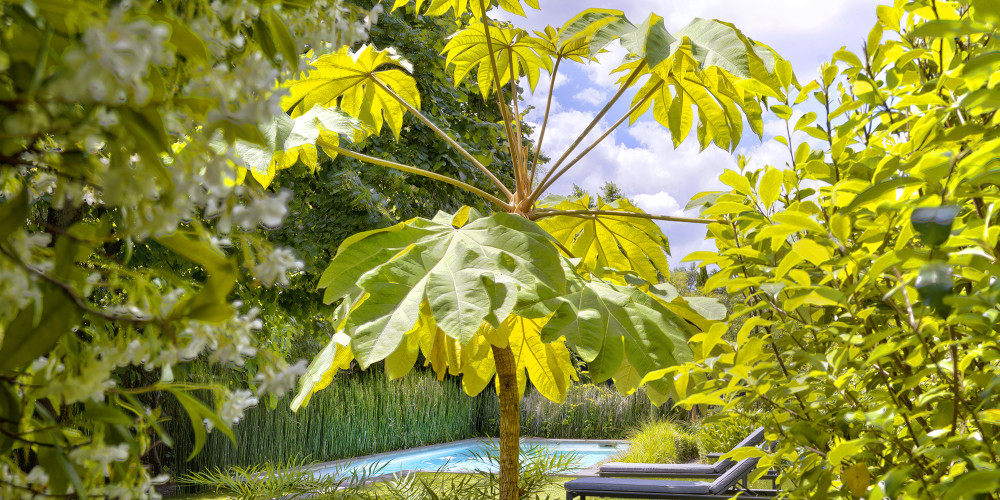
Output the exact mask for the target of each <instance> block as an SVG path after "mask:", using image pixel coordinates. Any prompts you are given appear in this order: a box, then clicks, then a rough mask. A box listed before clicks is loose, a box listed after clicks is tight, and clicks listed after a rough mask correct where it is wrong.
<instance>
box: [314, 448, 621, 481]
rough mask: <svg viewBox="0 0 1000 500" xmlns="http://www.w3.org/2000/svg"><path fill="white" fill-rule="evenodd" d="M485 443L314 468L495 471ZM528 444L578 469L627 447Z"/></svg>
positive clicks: (319, 472)
mask: <svg viewBox="0 0 1000 500" xmlns="http://www.w3.org/2000/svg"><path fill="white" fill-rule="evenodd" d="M487 446H488V445H487V444H486V443H485V442H483V441H475V440H465V441H457V442H454V443H448V444H444V445H436V446H429V447H423V448H414V449H409V450H401V451H396V452H392V453H383V454H379V455H373V456H371V457H360V458H355V459H349V460H343V461H340V462H337V463H334V464H331V465H327V466H323V467H321V468H319V469H317V470H316V474H317V475H327V474H336V473H337V472H338V470H339V471H340V473H341V474H345V473H346V474H350V472H351V471H352V470H360V469H361V468H364V467H371V466H372V465H373V464H375V463H377V464H378V465H383V464H384V467H383V468H381V469H380V471H379V474H380V475H381V474H392V473H395V472H401V471H406V470H420V471H436V470H439V469H440V470H445V471H448V472H474V471H476V470H496V469H497V464H496V463H495V462H489V461H486V460H483V459H480V458H481V457H484V456H485V454H486V450H487ZM531 446H539V447H542V448H543V449H545V451H546V452H547V453H573V454H576V455H577V456H578V457H579V462H578V464H577V467H578V469H580V470H582V469H588V468H591V467H594V466H595V465H597V464H598V463H599V462H601V461H603V460H606V459H608V458H611V457H612V456H614V455H617V454H618V453H619V452H620V451H623V450H625V449H627V448H628V444H627V443H618V442H607V441H576V440H549V439H523V440H521V448H522V450H523V449H527V448H528V447H531ZM477 455H478V456H479V457H477Z"/></svg>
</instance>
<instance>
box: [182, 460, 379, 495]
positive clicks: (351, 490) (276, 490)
mask: <svg viewBox="0 0 1000 500" xmlns="http://www.w3.org/2000/svg"><path fill="white" fill-rule="evenodd" d="M315 465H316V464H315V463H314V462H312V461H309V460H305V459H302V458H292V459H289V460H282V461H280V462H277V463H271V462H265V463H262V464H257V465H251V466H247V467H242V466H237V465H230V466H228V467H224V468H219V467H213V468H211V469H208V470H206V471H203V472H192V473H188V474H185V475H183V476H181V477H180V478H179V479H178V482H180V483H182V484H190V485H197V486H201V487H204V488H207V489H211V490H213V491H214V492H215V493H224V494H226V495H228V496H230V497H232V498H233V499H234V500H271V499H272V498H281V499H283V500H297V499H305V498H321V499H323V500H344V499H349V498H352V499H356V500H357V499H359V498H367V496H365V494H364V486H365V484H366V483H368V480H369V478H371V477H372V476H377V475H378V474H379V470H380V468H379V466H378V465H377V464H376V465H374V466H372V467H367V468H363V469H361V470H355V471H351V473H350V474H342V471H340V470H337V471H335V472H334V473H333V474H327V475H323V476H315V475H314V474H313V469H314V466H315Z"/></svg>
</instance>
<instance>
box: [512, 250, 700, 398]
mask: <svg viewBox="0 0 1000 500" xmlns="http://www.w3.org/2000/svg"><path fill="white" fill-rule="evenodd" d="M577 262H579V261H578V260H577V261H574V262H570V261H569V260H564V265H566V266H567V267H568V269H567V275H568V276H571V277H572V279H570V280H569V281H568V282H567V292H566V294H564V295H561V296H558V297H554V298H549V299H540V300H538V301H537V302H536V303H535V304H533V305H531V306H527V307H526V308H524V309H522V310H521V312H522V314H524V315H526V316H531V315H533V314H544V315H550V319H548V321H547V322H546V323H545V324H544V325H543V326H542V329H541V331H540V341H541V342H551V341H553V340H555V339H559V338H565V339H566V343H567V345H569V347H570V348H572V349H573V350H574V351H575V352H576V353H577V354H578V355H579V356H580V357H581V358H582V359H583V360H584V361H586V362H587V368H588V370H589V372H590V376H591V378H592V379H593V380H594V381H595V382H600V381H604V380H607V379H609V378H614V379H615V381H616V383H617V384H618V385H619V388H620V389H624V390H625V391H626V392H628V391H629V390H632V389H634V388H635V387H637V386H638V385H639V384H641V383H643V382H646V383H650V382H652V386H653V388H654V390H657V391H659V393H660V394H663V395H664V397H665V395H666V394H667V393H669V392H670V391H671V390H672V387H671V385H670V384H667V383H665V382H663V381H657V379H659V378H660V377H661V376H662V373H663V371H664V370H667V369H669V368H671V367H674V366H677V365H678V364H680V363H684V362H688V361H691V360H693V359H694V355H693V353H692V352H691V349H690V347H689V346H688V339H689V338H691V337H692V336H693V335H695V334H697V333H698V329H697V328H695V327H694V326H693V325H691V324H690V323H689V322H687V321H685V320H684V319H683V318H681V317H680V316H679V315H677V314H676V313H674V312H673V311H672V310H671V308H668V307H666V306H665V305H664V303H662V302H661V300H664V299H665V298H666V297H657V298H654V297H653V296H651V295H650V294H648V293H646V292H644V291H643V290H642V289H640V288H639V287H636V286H628V285H620V284H616V283H612V282H610V281H606V280H602V279H600V278H597V277H595V276H594V274H593V273H584V274H588V275H589V278H586V279H585V278H582V277H580V275H579V274H578V273H577V272H570V271H573V269H572V268H573V267H575V265H574V263H577ZM646 286H647V287H648V284H647V285H646ZM675 300H676V297H675ZM676 306H677V307H678V308H686V306H685V305H684V304H683V302H682V301H678V302H677V303H676ZM549 311H554V312H549ZM657 402H662V400H660V401H657Z"/></svg>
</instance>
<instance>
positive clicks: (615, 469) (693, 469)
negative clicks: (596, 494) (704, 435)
mask: <svg viewBox="0 0 1000 500" xmlns="http://www.w3.org/2000/svg"><path fill="white" fill-rule="evenodd" d="M717 472H721V471H716V470H715V465H709V464H635V463H631V462H609V463H606V464H604V465H602V466H601V474H621V475H643V474H649V475H654V476H670V475H671V474H673V475H681V476H685V475H692V474H702V475H705V474H715V473H717Z"/></svg>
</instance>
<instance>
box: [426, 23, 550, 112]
mask: <svg viewBox="0 0 1000 500" xmlns="http://www.w3.org/2000/svg"><path fill="white" fill-rule="evenodd" d="M489 41H490V44H491V46H492V49H493V52H492V53H491V52H490V48H491V46H490V45H488V44H487V36H486V25H485V24H483V23H480V22H476V23H472V24H471V25H469V27H468V28H466V29H464V30H462V31H459V32H458V33H455V34H454V35H452V37H451V39H449V40H448V44H447V45H445V47H444V53H445V54H447V59H446V64H454V65H455V73H454V75H455V85H456V86H457V85H459V84H460V83H461V82H462V80H463V79H464V78H465V77H466V76H467V75H469V73H471V72H472V70H474V69H476V70H477V72H476V81H477V82H478V83H479V90H480V92H481V93H482V94H483V98H487V97H488V96H489V93H490V91H491V90H492V89H493V86H494V83H493V81H494V76H496V77H498V78H499V80H500V85H506V84H507V83H508V82H510V80H511V76H512V75H513V78H514V79H517V78H520V77H521V76H522V75H524V76H527V78H528V85H529V86H530V87H531V89H532V90H534V89H535V85H536V84H538V75H539V74H540V72H541V69H542V68H545V69H551V67H550V64H551V61H550V60H549V59H548V58H543V57H541V56H539V55H538V53H537V52H536V50H538V49H537V43H536V42H534V41H533V39H531V38H530V37H528V33H527V32H526V31H524V30H520V29H513V28H501V27H497V26H490V28H489ZM491 57H492V59H493V62H494V63H495V64H496V75H494V73H493V64H491V63H490V58H491Z"/></svg>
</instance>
